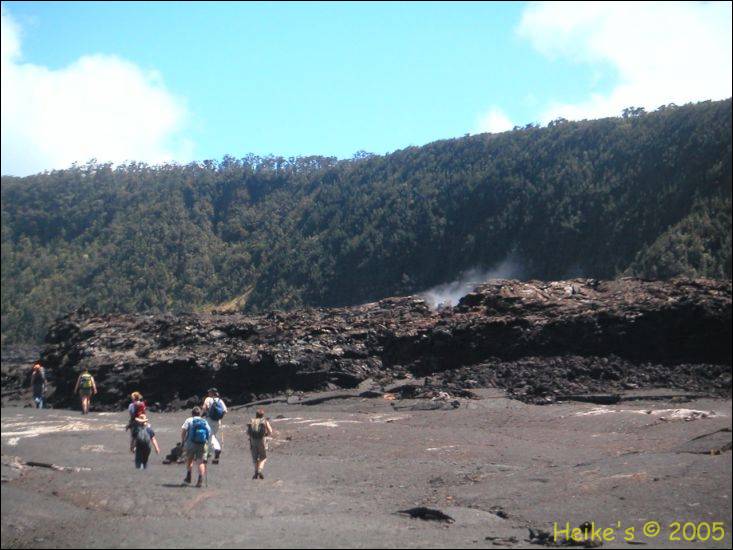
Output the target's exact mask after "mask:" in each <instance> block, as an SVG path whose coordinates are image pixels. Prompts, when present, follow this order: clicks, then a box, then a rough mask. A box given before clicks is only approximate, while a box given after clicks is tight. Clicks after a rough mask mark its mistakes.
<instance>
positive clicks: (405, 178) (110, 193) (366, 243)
mask: <svg viewBox="0 0 733 550" xmlns="http://www.w3.org/2000/svg"><path fill="white" fill-rule="evenodd" d="M731 182H732V177H731V100H730V99H729V100H726V101H720V102H705V103H699V104H695V105H686V106H683V107H677V106H666V107H663V108H660V109H659V110H657V111H655V112H653V113H644V112H642V111H641V110H632V109H629V110H626V111H625V113H624V116H623V117H620V118H609V119H602V120H596V121H583V122H568V121H563V120H558V121H555V122H553V123H550V125H548V127H546V128H540V127H536V126H532V125H530V126H527V127H525V128H523V129H516V130H515V131H512V132H506V133H503V134H493V135H489V134H483V135H477V136H469V137H464V138H459V139H451V140H444V141H439V142H435V143H431V144H429V145H425V146H423V147H409V148H407V149H404V150H401V151H397V152H395V153H392V154H390V155H386V156H373V155H368V154H361V155H357V156H356V157H355V158H354V159H352V160H345V161H336V159H333V158H324V157H303V158H295V159H283V158H280V157H267V158H261V157H254V156H248V157H245V158H243V159H234V158H232V157H225V158H224V159H223V160H222V161H221V162H220V163H215V162H211V161H206V162H203V163H192V164H189V165H186V166H178V165H165V166H160V167H149V166H146V165H142V164H136V163H132V164H127V165H123V166H118V167H115V168H113V167H112V166H111V165H107V164H94V163H90V164H88V165H85V166H75V167H73V168H70V169H68V170H57V171H53V172H50V173H44V174H39V175H36V176H30V177H25V178H15V177H5V176H4V177H3V178H2V342H3V344H4V345H5V344H11V343H18V342H29V341H33V340H36V341H37V340H39V339H40V338H42V337H43V335H44V334H45V332H46V330H47V327H48V325H49V324H50V323H51V321H52V320H53V319H54V318H55V317H57V316H58V315H60V314H64V313H67V312H68V311H70V310H71V309H73V308H75V307H76V306H79V305H82V304H84V305H86V306H87V307H89V308H90V309H92V310H93V311H96V312H99V313H105V312H121V313H123V312H156V311H174V312H176V311H179V312H180V311H192V310H194V311H195V310H203V309H206V308H210V307H212V306H218V307H219V308H220V309H221V308H229V309H241V310H244V311H248V312H258V311H263V310H265V309H269V308H284V309H287V308H292V307H297V306H300V305H314V306H343V305H353V304H359V303H364V302H367V301H373V300H376V299H379V298H382V297H385V296H390V295H400V294H402V295H404V294H412V293H415V292H419V291H421V290H425V289H427V288H429V287H431V286H433V285H436V284H439V283H444V282H447V281H450V280H452V279H454V278H456V277H457V276H459V274H460V273H461V272H463V271H465V270H467V269H469V268H473V267H480V268H483V269H490V268H492V267H494V266H496V265H498V264H500V263H501V262H503V261H505V260H506V259H507V258H511V259H512V261H513V263H514V265H515V266H517V269H516V270H515V271H519V272H517V273H511V274H508V275H512V276H522V277H534V278H539V279H561V278H567V277H575V276H585V277H597V278H606V279H607V278H613V277H616V276H618V275H622V274H624V275H637V276H642V277H651V278H669V277H672V276H675V275H684V276H689V277H709V278H719V279H720V278H727V279H729V278H730V277H731V187H732V183H731ZM505 275H507V274H505Z"/></svg>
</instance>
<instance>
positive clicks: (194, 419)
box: [181, 406, 211, 487]
mask: <svg viewBox="0 0 733 550" xmlns="http://www.w3.org/2000/svg"><path fill="white" fill-rule="evenodd" d="M210 441H211V427H210V426H209V423H208V422H206V419H204V418H201V407H198V406H197V407H194V408H193V410H192V411H191V417H190V418H187V419H186V421H185V422H184V423H183V426H181V445H182V446H183V448H184V452H185V453H186V478H185V479H184V480H183V482H184V483H191V470H192V469H193V463H194V462H195V461H198V463H199V479H198V481H197V482H196V487H201V485H202V484H203V479H204V477H205V476H206V462H205V457H206V453H207V452H208V450H207V447H208V445H209V444H210Z"/></svg>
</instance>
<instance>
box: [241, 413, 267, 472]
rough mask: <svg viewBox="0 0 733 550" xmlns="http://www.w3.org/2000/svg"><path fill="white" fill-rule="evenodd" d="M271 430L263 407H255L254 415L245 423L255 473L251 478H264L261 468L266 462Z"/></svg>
mask: <svg viewBox="0 0 733 550" xmlns="http://www.w3.org/2000/svg"><path fill="white" fill-rule="evenodd" d="M272 434H273V430H272V426H271V425H270V422H269V421H268V420H267V418H265V411H264V409H257V412H256V413H255V417H254V418H253V419H251V420H250V421H249V424H248V425H247V435H248V436H249V449H250V451H251V452H252V462H253V463H254V467H255V473H254V475H253V476H252V479H258V478H259V479H265V476H264V474H263V473H262V470H263V469H264V467H265V462H267V438H268V437H272Z"/></svg>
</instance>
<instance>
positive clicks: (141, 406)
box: [133, 401, 145, 418]
mask: <svg viewBox="0 0 733 550" xmlns="http://www.w3.org/2000/svg"><path fill="white" fill-rule="evenodd" d="M142 414H145V401H138V402H137V403H135V414H134V415H133V417H134V418H137V417H138V416H141V415H142Z"/></svg>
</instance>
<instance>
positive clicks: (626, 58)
mask: <svg viewBox="0 0 733 550" xmlns="http://www.w3.org/2000/svg"><path fill="white" fill-rule="evenodd" d="M517 33H518V35H519V36H520V37H522V38H525V39H527V40H529V41H530V43H531V44H532V45H533V46H534V47H535V49H537V50H538V51H539V52H540V53H542V54H543V55H545V56H547V57H549V58H552V59H557V58H566V59H569V60H571V61H574V62H577V63H586V64H590V65H594V66H596V67H605V68H606V69H607V68H608V67H609V66H610V67H612V68H613V69H614V70H615V71H617V73H618V83H617V84H616V85H615V87H614V88H613V89H612V90H611V91H610V92H609V93H594V94H591V96H590V97H589V98H587V99H586V100H584V101H582V102H580V103H573V104H571V103H562V102H555V103H553V104H551V105H550V107H549V108H548V109H547V110H546V111H545V113H544V114H543V115H542V122H544V123H546V122H549V121H550V120H553V119H555V118H558V117H564V118H568V119H574V120H578V119H584V118H600V117H604V116H618V115H619V114H621V111H622V110H623V109H624V108H626V107H631V106H635V107H645V108H646V109H655V108H657V107H659V106H660V105H665V104H668V103H677V104H683V103H688V102H693V101H702V100H708V99H711V100H717V99H724V98H727V97H730V96H731V65H732V62H731V3H730V2H588V3H585V2H556V3H549V2H536V3H532V4H530V5H529V6H528V7H527V8H526V9H525V11H524V13H523V15H522V19H521V21H520V23H519V26H518V28H517Z"/></svg>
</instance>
